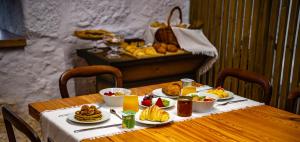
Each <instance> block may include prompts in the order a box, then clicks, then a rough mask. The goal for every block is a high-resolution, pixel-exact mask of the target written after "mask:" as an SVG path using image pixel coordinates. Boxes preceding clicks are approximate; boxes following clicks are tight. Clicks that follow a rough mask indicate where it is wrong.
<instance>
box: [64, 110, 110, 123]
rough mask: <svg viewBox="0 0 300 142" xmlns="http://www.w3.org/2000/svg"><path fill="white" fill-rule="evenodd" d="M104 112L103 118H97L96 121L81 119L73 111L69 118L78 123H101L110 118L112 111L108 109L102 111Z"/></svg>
mask: <svg viewBox="0 0 300 142" xmlns="http://www.w3.org/2000/svg"><path fill="white" fill-rule="evenodd" d="M101 113H102V118H101V119H100V120H95V121H80V120H77V119H75V117H74V116H75V113H72V114H70V115H68V117H67V119H68V120H70V121H73V122H76V123H86V124H92V123H100V122H104V121H106V120H108V119H109V118H110V113H108V112H106V111H101Z"/></svg>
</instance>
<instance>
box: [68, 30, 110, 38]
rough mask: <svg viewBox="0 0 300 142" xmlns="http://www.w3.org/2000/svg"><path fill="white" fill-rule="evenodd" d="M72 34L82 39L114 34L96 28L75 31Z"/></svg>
mask: <svg viewBox="0 0 300 142" xmlns="http://www.w3.org/2000/svg"><path fill="white" fill-rule="evenodd" d="M74 35H75V36H76V37H78V38H82V39H102V38H104V37H105V36H113V35H114V34H113V33H112V32H109V31H106V30H103V29H98V30H81V31H75V32H74Z"/></svg>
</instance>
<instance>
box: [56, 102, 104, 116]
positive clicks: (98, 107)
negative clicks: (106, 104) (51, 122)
mask: <svg viewBox="0 0 300 142" xmlns="http://www.w3.org/2000/svg"><path fill="white" fill-rule="evenodd" d="M102 106H103V104H100V105H98V106H97V107H96V108H97V109H100V108H101V107H102ZM69 114H70V113H65V114H60V115H58V117H64V116H68V115H69Z"/></svg>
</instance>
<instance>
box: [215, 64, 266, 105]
mask: <svg viewBox="0 0 300 142" xmlns="http://www.w3.org/2000/svg"><path fill="white" fill-rule="evenodd" d="M229 76H230V77H235V78H238V79H240V80H243V81H247V82H251V83H256V84H259V85H260V86H261V87H262V88H263V90H264V96H263V102H264V103H265V104H267V105H268V104H270V101H271V97H272V86H271V83H270V81H269V80H268V78H266V77H265V76H263V75H260V74H257V73H254V72H250V71H246V70H241V69H234V68H227V69H224V70H222V71H221V72H220V73H219V75H218V80H217V86H224V82H225V79H226V77H229Z"/></svg>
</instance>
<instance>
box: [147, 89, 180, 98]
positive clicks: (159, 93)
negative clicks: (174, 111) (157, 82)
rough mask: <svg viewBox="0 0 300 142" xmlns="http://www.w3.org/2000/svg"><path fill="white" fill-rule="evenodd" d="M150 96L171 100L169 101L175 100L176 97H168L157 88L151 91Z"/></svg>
mask: <svg viewBox="0 0 300 142" xmlns="http://www.w3.org/2000/svg"><path fill="white" fill-rule="evenodd" d="M152 94H154V95H155V96H158V97H164V98H171V99H177V98H178V96H169V95H166V94H165V93H163V92H162V88H158V89H155V90H153V91H152Z"/></svg>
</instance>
